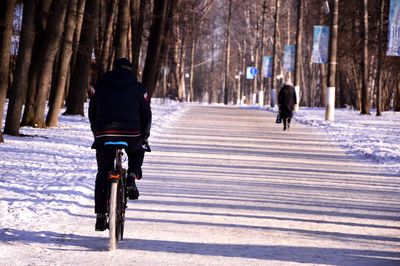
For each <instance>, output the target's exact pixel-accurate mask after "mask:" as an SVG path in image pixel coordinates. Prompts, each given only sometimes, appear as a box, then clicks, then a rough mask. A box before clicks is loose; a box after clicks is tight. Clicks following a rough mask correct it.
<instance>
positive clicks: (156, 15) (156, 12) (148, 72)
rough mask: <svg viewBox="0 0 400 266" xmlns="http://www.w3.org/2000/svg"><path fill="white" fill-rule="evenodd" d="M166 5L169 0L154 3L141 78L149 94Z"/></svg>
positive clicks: (162, 35) (154, 82)
mask: <svg viewBox="0 0 400 266" xmlns="http://www.w3.org/2000/svg"><path fill="white" fill-rule="evenodd" d="M168 5H169V0H165V1H163V0H156V1H155V3H154V9H153V20H152V24H151V29H150V37H149V43H148V47H147V54H146V62H145V66H144V70H143V80H142V82H143V84H144V85H145V86H146V88H147V90H148V92H149V94H150V95H152V94H153V93H154V91H155V85H156V77H157V73H158V71H157V66H158V60H159V56H160V52H161V45H162V42H163V37H164V29H165V23H166V17H167V9H168Z"/></svg>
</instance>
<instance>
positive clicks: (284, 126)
mask: <svg viewBox="0 0 400 266" xmlns="http://www.w3.org/2000/svg"><path fill="white" fill-rule="evenodd" d="M283 130H286V118H284V119H283Z"/></svg>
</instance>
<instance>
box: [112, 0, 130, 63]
mask: <svg viewBox="0 0 400 266" xmlns="http://www.w3.org/2000/svg"><path fill="white" fill-rule="evenodd" d="M129 5H130V0H120V1H119V9H118V19H117V28H116V33H115V39H114V49H115V58H121V57H124V58H125V57H127V40H128V23H129V22H130V17H129V15H130V10H129Z"/></svg>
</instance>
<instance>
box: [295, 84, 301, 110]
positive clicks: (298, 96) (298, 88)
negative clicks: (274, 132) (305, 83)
mask: <svg viewBox="0 0 400 266" xmlns="http://www.w3.org/2000/svg"><path fill="white" fill-rule="evenodd" d="M294 91H295V92H296V99H297V103H296V104H295V105H294V111H295V112H297V111H299V108H300V86H294Z"/></svg>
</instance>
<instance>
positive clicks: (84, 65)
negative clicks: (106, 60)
mask: <svg viewBox="0 0 400 266" xmlns="http://www.w3.org/2000/svg"><path fill="white" fill-rule="evenodd" d="M99 6H100V4H99V0H86V3H85V15H84V18H83V24H82V31H81V37H80V42H79V49H78V54H77V58H76V65H75V68H74V70H73V72H72V73H73V74H72V82H71V85H70V92H69V94H68V100H67V102H68V103H67V110H66V111H65V114H66V115H82V116H84V110H83V106H84V103H85V98H86V92H87V89H88V84H89V74H90V65H91V59H92V51H93V47H94V43H95V40H96V30H97V25H98V14H99Z"/></svg>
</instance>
